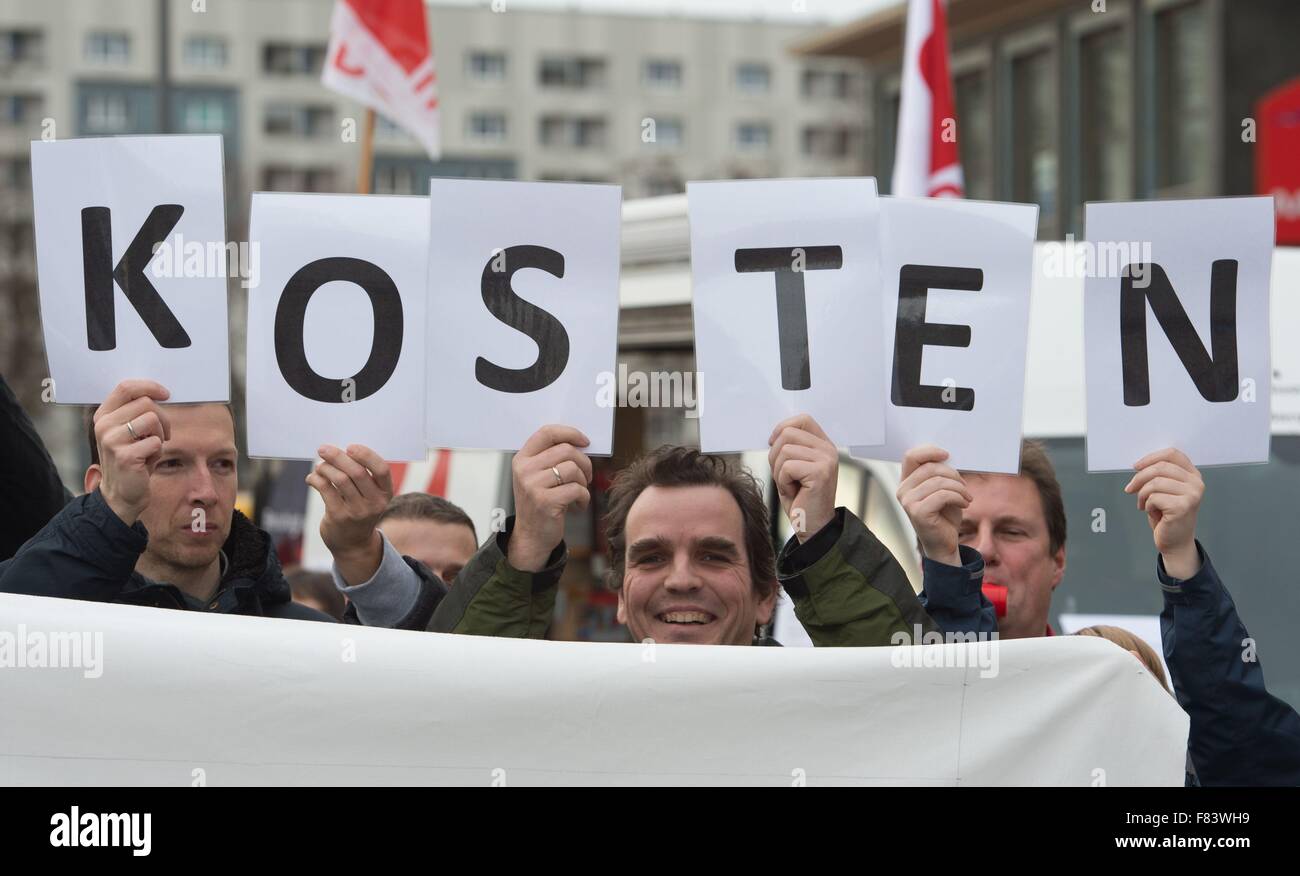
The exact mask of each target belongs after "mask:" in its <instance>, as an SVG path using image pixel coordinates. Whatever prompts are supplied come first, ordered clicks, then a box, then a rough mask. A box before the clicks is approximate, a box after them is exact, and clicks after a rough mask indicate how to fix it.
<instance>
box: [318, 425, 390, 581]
mask: <svg viewBox="0 0 1300 876" xmlns="http://www.w3.org/2000/svg"><path fill="white" fill-rule="evenodd" d="M318 452H319V453H320V456H321V461H320V462H318V463H317V464H316V466H315V468H314V469H312V472H311V473H310V474H309V475H307V483H308V484H310V485H311V486H312V487H313V488H314V489H315V490H316V492H318V493H320V496H321V499H322V500H323V501H324V502H325V517H324V519H322V520H321V523H320V535H321V539H322V540H323V541H324V542H325V546H326V547H328V548H329V550H330V553H331V554H333V555H334V563H335V564H336V565H337V566H338V571H339V574H340V575H342V576H343V580H344V581H346V582H347V583H348V584H351V585H356V584H360V583H362V582H364V581H368V580H369V579H370V578H371V577H372V576H373V575H374V574H375V571H376V570H377V569H378V568H379V564H380V563H381V562H382V561H383V558H384V549H383V539H382V537H381V536H380V534H379V530H378V529H377V528H376V527H377V526H378V524H379V518H380V517H381V516H382V515H383V513H384V509H385V508H387V507H388V503H389V501H390V500H392V498H393V479H392V477H391V475H390V474H389V470H388V463H387V462H385V461H384V459H383V457H381V456H380V455H379V454H378V453H375V451H373V450H371V449H370V448H369V447H363V446H361V445H360V444H352V445H350V446H349V447H348V449H347V451H346V452H345V451H343V450H340V449H339V448H337V447H335V446H333V445H331V444H326V445H323V446H322V447H321V448H320V450H319V451H318Z"/></svg>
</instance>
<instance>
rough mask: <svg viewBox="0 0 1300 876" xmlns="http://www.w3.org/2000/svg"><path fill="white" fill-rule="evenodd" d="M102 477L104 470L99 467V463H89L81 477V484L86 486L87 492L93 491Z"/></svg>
mask: <svg viewBox="0 0 1300 876" xmlns="http://www.w3.org/2000/svg"><path fill="white" fill-rule="evenodd" d="M103 479H104V472H103V470H102V469H100V467H99V463H97V462H96V463H93V464H91V466H90V468H88V469H86V476H85V478H83V479H82V482H81V484H82V486H83V487H85V488H86V492H87V493H93V492H95V490H96V489H97V488H98V487H99V482H100V481H102V480H103Z"/></svg>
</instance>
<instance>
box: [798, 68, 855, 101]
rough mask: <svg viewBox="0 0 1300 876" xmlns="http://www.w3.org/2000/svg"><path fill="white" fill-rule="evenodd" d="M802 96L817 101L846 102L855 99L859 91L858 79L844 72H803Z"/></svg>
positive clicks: (813, 69) (810, 70)
mask: <svg viewBox="0 0 1300 876" xmlns="http://www.w3.org/2000/svg"><path fill="white" fill-rule="evenodd" d="M802 82H803V86H802V88H803V96H804V97H808V98H812V99H814V100H818V99H830V100H848V99H850V98H856V97H857V96H858V92H859V90H860V82H859V78H858V77H857V76H856V75H855V74H853V73H849V72H847V71H845V70H819V69H816V68H812V69H807V70H804V71H803V80H802Z"/></svg>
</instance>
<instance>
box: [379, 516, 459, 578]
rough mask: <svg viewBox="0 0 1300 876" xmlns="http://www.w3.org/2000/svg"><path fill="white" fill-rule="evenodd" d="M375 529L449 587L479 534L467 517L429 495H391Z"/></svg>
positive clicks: (397, 548)
mask: <svg viewBox="0 0 1300 876" xmlns="http://www.w3.org/2000/svg"><path fill="white" fill-rule="evenodd" d="M378 529H379V531H380V532H382V533H383V534H384V536H385V537H386V538H387V539H388V541H389V542H390V543H391V544H392V545H393V547H394V548H396V550H397V552H398V553H400V554H402V555H404V556H408V557H411V558H412V559H415V560H419V561H420V562H422V563H424V565H425V566H427V567H428V568H429V571H431V572H433V574H434V575H436V576H438V578H440V579H441V580H442V581H443V582H444V583H446V584H448V585H450V584H451V582H452V581H454V580H455V579H456V576H457V575H459V574H460V570H461V569H463V568H465V564H466V563H468V562H469V560H470V557H472V556H474V552H475V551H477V550H478V533H477V532H476V531H475V529H474V521H473V520H471V519H470V518H469V515H468V514H466V513H465V512H464V510H462V509H461V508H460V507H459V506H458V505H455V504H453V503H452V502H449V501H447V500H446V499H444V498H442V497H441V496H431V495H429V494H428V493H402V494H401V495H400V496H394V497H393V498H392V501H390V502H389V503H388V507H387V508H386V509H384V513H383V514H382V515H381V516H380V518H379V523H378Z"/></svg>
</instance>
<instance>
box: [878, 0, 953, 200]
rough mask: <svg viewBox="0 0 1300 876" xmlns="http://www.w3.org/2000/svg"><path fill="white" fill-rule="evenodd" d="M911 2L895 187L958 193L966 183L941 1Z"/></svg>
mask: <svg viewBox="0 0 1300 876" xmlns="http://www.w3.org/2000/svg"><path fill="white" fill-rule="evenodd" d="M908 3H909V5H908V9H907V37H906V39H905V41H904V51H903V83H902V94H901V95H900V101H899V108H898V142H897V146H896V148H895V150H894V184H893V188H892V192H893V194H895V195H902V196H904V197H914V198H924V197H929V198H943V197H947V198H960V197H962V195H963V193H964V185H963V181H962V175H961V158H960V156H959V155H958V152H957V108H956V105H955V102H954V101H953V96H952V77H951V76H950V75H949V73H948V24H947V19H946V17H945V15H944V11H943V2H942V0H908Z"/></svg>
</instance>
